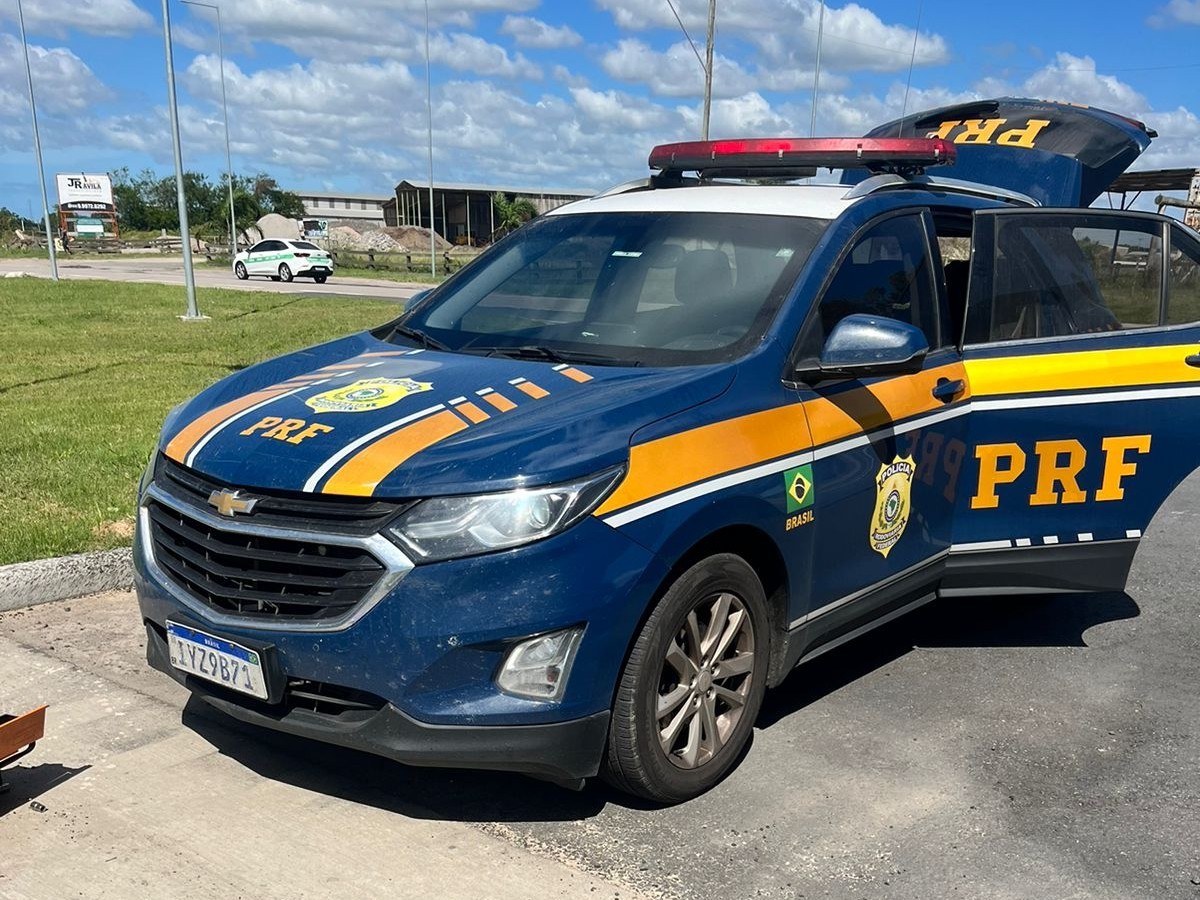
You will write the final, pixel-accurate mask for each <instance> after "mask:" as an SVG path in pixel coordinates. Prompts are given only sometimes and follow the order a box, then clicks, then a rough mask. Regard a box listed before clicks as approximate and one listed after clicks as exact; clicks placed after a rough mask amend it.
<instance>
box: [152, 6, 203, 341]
mask: <svg viewBox="0 0 1200 900" xmlns="http://www.w3.org/2000/svg"><path fill="white" fill-rule="evenodd" d="M162 14H163V42H164V43H165V44H166V48H167V108H168V109H169V110H170V112H171V145H172V149H173V150H174V151H175V201H176V203H177V204H178V206H179V236H180V238H182V239H183V285H184V288H185V289H186V291H187V312H186V313H184V314H183V315H182V316H180V317H179V318H181V319H183V321H185V322H198V321H200V320H201V319H205V318H207V317H206V316H202V315H200V309H199V308H198V307H197V306H196V273H195V272H194V271H193V270H192V236H191V232H190V230H189V229H188V217H187V196H186V195H185V194H184V191H183V150H182V149H181V147H180V142H179V102H178V100H177V99H176V97H175V57H174V55H173V54H172V52H171V10H170V9H169V8H168V7H167V0H162Z"/></svg>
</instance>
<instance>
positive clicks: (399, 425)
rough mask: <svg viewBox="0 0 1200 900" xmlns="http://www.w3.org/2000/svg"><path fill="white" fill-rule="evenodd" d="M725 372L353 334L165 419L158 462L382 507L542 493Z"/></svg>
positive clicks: (274, 364) (618, 449)
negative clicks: (507, 354)
mask: <svg viewBox="0 0 1200 900" xmlns="http://www.w3.org/2000/svg"><path fill="white" fill-rule="evenodd" d="M733 378H734V368H733V367H731V366H720V367H708V366H706V367H679V368H668V369H638V368H625V367H622V368H614V367H603V366H588V365H579V366H573V365H554V364H551V363H544V362H540V361H527V360H512V359H503V358H493V357H480V356H469V355H465V354H455V353H439V352H436V351H433V350H419V349H409V348H405V347H400V346H397V345H395V344H389V343H384V342H382V341H379V340H377V339H375V338H374V337H372V336H371V335H369V334H363V335H356V336H354V337H350V338H345V339H344V340H340V341H336V342H333V343H330V344H325V345H322V346H320V347H314V348H311V349H309V350H304V351H301V352H299V353H294V354H291V355H289V356H285V357H281V358H280V359H277V360H271V361H270V362H267V363H262V364H260V365H258V366H254V367H253V368H250V369H247V370H245V371H244V372H240V373H238V374H236V375H232V376H230V377H229V378H226V379H224V380H223V381H220V382H218V383H217V384H215V385H213V386H212V387H211V388H209V389H208V390H206V391H204V392H203V393H201V394H200V395H199V396H197V397H196V398H195V399H193V400H191V401H190V402H188V403H187V404H185V405H184V406H182V407H180V408H179V409H178V410H176V411H175V412H174V413H173V414H172V415H171V417H170V418H169V420H168V422H167V424H166V426H165V427H164V429H163V438H162V444H161V449H162V451H163V452H164V453H165V454H166V455H167V456H169V457H170V458H172V459H174V460H175V461H176V462H179V463H182V464H184V465H186V466H188V467H190V468H193V469H196V470H197V471H199V472H202V473H203V474H205V475H208V476H210V477H212V478H215V479H218V480H221V481H224V482H226V483H229V484H232V485H236V486H239V487H247V488H260V489H265V490H282V491H304V492H316V493H328V494H346V495H356V496H371V495H373V496H381V497H393V498H404V497H418V496H430V495H437V494H457V493H475V492H479V491H488V490H505V489H510V488H514V487H519V486H521V485H523V484H549V483H554V482H558V481H565V480H569V479H572V478H576V477H579V476H583V475H587V474H591V473H593V472H596V471H599V470H601V469H604V468H607V467H609V466H614V465H618V464H620V463H623V462H624V461H625V460H626V458H627V456H628V448H629V441H630V437H631V436H632V434H633V433H634V432H635V431H636V430H637V429H639V428H641V427H644V426H645V425H648V424H650V423H651V422H654V421H657V420H658V419H661V418H664V417H666V416H670V415H674V414H676V413H678V412H681V411H683V410H685V409H688V408H689V407H691V406H695V405H697V404H699V403H703V402H705V401H707V400H710V399H712V398H714V397H716V396H718V395H719V394H721V393H722V392H723V391H725V390H726V389H727V388H728V387H729V386H730V384H732V382H733Z"/></svg>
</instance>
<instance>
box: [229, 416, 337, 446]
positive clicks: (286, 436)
mask: <svg viewBox="0 0 1200 900" xmlns="http://www.w3.org/2000/svg"><path fill="white" fill-rule="evenodd" d="M331 431H333V426H332V425H322V424H321V423H319V422H313V423H312V424H311V425H310V424H309V423H308V422H305V421H304V420H303V419H282V418H280V417H279V416H266V417H264V418H262V419H259V420H258V421H257V422H255V423H254V424H253V425H251V426H250V427H249V428H247V429H246V430H245V431H242V432H239V433H240V434H241V435H242V436H244V437H245V436H249V435H252V434H257V435H258V436H259V437H265V438H275V440H277V441H287V442H288V443H289V444H299V443H300V442H301V441H307V440H308V439H309V438H312V437H316V436H317V435H319V434H329V432H331Z"/></svg>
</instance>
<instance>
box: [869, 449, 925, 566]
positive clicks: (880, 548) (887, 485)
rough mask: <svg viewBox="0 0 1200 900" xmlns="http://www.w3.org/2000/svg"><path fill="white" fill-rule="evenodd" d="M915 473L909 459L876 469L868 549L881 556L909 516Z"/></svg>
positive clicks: (903, 458)
mask: <svg viewBox="0 0 1200 900" xmlns="http://www.w3.org/2000/svg"><path fill="white" fill-rule="evenodd" d="M916 471H917V466H916V463H915V462H914V461H913V458H912V457H911V456H904V457H901V456H897V457H896V458H895V459H893V460H892V461H891V462H890V463H884V464H883V465H882V466H880V467H879V474H878V475H876V476H875V515H874V516H872V517H871V530H870V540H871V549H872V550H874V551H876V552H877V553H880V554H882V555H883V558H884V559H887V555H888V554H889V553H891V552H892V548H893V547H894V546H896V543H897V542H898V541H899V540H900V538H901V536H902V535H903V534H904V529H905V527H906V526H907V525H908V516H909V513H910V511H911V509H912V499H911V495H912V479H913V474H914V473H915V472H916Z"/></svg>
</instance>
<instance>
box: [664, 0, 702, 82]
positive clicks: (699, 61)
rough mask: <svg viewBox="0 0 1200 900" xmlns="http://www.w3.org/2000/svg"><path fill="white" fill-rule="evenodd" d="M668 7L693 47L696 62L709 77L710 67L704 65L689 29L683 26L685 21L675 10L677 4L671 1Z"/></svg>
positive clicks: (668, 1) (669, 0)
mask: <svg viewBox="0 0 1200 900" xmlns="http://www.w3.org/2000/svg"><path fill="white" fill-rule="evenodd" d="M667 6H669V7H671V12H673V13H674V14H675V21H676V22H678V23H679V30H680V31H682V32H683V36H684V37H685V38H687V42H688V43H689V44H691V46H692V52H693V53H695V54H696V62H698V63H700V68H701V69H702V70H703V71H704V74H705V76H707V75H708V67H707V66H706V65H704V60H703V59H702V58H701V56H700V51H699V50H698V49H697V48H696V42H695V41H693V40H692V36H691V35H690V34H688V30H687V28H686V27H685V26H684V24H683V19H681V18H679V10H677V9H676V8H675V4H674V3H672V2H671V0H667Z"/></svg>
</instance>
